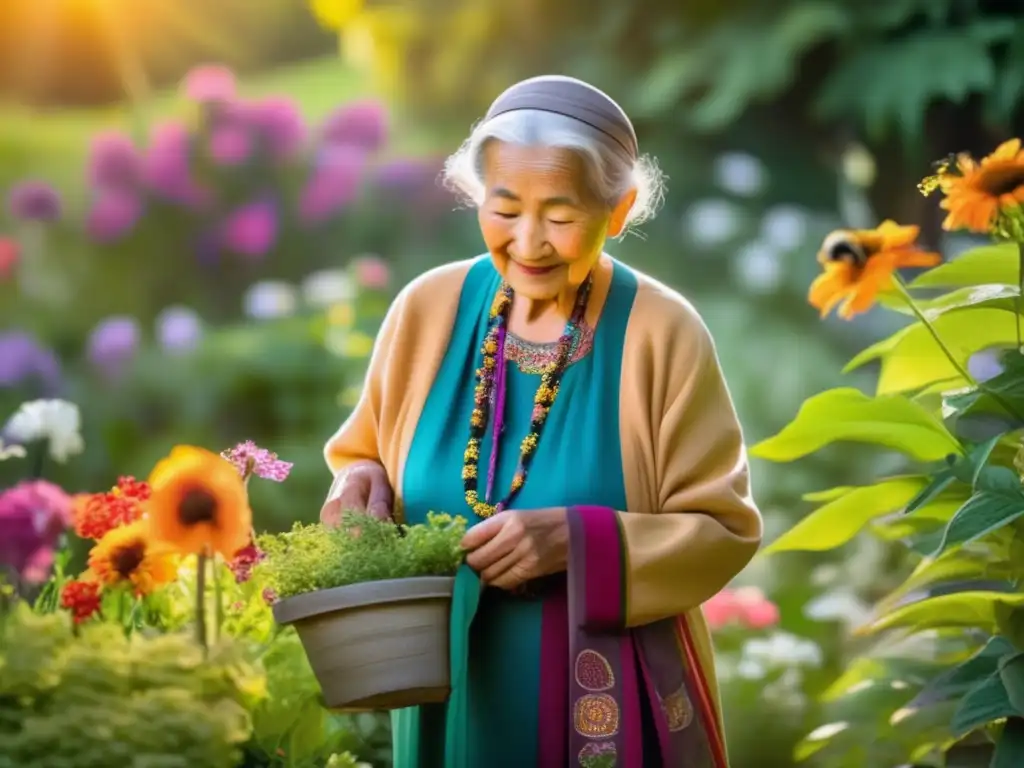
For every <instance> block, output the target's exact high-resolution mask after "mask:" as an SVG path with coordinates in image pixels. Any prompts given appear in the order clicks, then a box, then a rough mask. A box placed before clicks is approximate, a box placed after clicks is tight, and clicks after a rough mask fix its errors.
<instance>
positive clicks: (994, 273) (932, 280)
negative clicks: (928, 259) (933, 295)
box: [910, 243, 1020, 288]
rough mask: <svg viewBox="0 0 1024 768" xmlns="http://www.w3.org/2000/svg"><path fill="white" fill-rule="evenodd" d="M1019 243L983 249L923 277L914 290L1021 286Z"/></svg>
mask: <svg viewBox="0 0 1024 768" xmlns="http://www.w3.org/2000/svg"><path fill="white" fill-rule="evenodd" d="M1017 256H1018V254H1017V245H1016V244H1015V243H1000V244H998V245H983V246H981V247H979V248H972V249H971V250H969V251H965V252H964V253H962V254H960V256H958V257H957V258H955V259H953V260H952V261H949V262H946V263H945V264H940V265H939V266H937V267H935V268H934V269H930V270H928V271H927V272H924V273H922V274H921V275H919V276H918V277H917V279H915V280H914V281H913V282H912V283H911V284H910V287H911V288H935V287H943V288H951V287H962V286H980V285H985V286H989V285H1007V286H1015V285H1017V278H1018V275H1019V271H1020V270H1019V266H1018V260H1017Z"/></svg>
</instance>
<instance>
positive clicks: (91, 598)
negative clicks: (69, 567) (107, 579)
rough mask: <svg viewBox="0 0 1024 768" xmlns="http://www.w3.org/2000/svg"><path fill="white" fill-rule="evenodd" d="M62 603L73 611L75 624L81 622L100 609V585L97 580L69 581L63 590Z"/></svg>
mask: <svg viewBox="0 0 1024 768" xmlns="http://www.w3.org/2000/svg"><path fill="white" fill-rule="evenodd" d="M60 604H61V607H63V608H66V609H67V610H69V611H71V618H72V619H74V621H75V624H81V623H82V622H83V621H85V620H86V619H88V618H90V617H91V616H92V615H93V614H94V613H96V612H97V611H98V610H99V609H100V585H99V584H97V583H96V582H95V581H69V582H68V583H67V584H65V585H64V589H62V590H61V593H60Z"/></svg>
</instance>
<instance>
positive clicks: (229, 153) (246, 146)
mask: <svg viewBox="0 0 1024 768" xmlns="http://www.w3.org/2000/svg"><path fill="white" fill-rule="evenodd" d="M251 155H252V137H251V136H250V135H249V131H247V130H246V129H245V127H244V126H241V125H223V126H220V127H217V128H214V129H213V131H211V133H210V157H212V158H213V160H214V162H216V163H219V164H220V165H241V164H242V163H244V162H245V161H246V160H248V159H249V157H250V156H251Z"/></svg>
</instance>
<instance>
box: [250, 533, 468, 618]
mask: <svg viewBox="0 0 1024 768" xmlns="http://www.w3.org/2000/svg"><path fill="white" fill-rule="evenodd" d="M465 532H466V521H465V519H464V518H462V517H452V516H451V515H444V514H434V513H431V514H430V515H428V516H427V522H426V523H424V524H422V525H409V526H405V525H395V524H394V523H391V522H388V521H381V520H377V519H375V518H373V517H369V516H368V515H361V514H356V513H346V514H344V515H342V519H341V523H340V524H339V525H338V526H337V527H336V528H328V527H326V526H324V525H322V524H320V523H314V524H313V525H302V524H300V523H296V524H295V526H294V527H293V528H292V530H290V531H288V532H286V533H279V534H264V535H263V536H261V537H260V538H259V541H258V543H259V547H260V548H261V549H262V550H263V552H264V554H265V555H266V558H265V560H264V561H263V562H262V563H260V565H259V566H257V571H258V573H259V574H260V576H261V578H263V579H265V580H266V583H267V584H268V585H269V586H270V587H271V588H272V589H273V590H274V592H275V593H276V594H277V596H278V597H279V598H286V597H292V596H294V595H300V594H303V593H306V592H315V591H317V590H321V589H331V588H332V587H343V586H347V585H349V584H360V583H363V582H367V581H379V580H382V579H407V578H412V577H415V576H451V575H453V574H454V573H455V571H456V570H457V569H458V567H459V564H460V563H461V562H462V558H463V554H464V553H463V551H462V548H461V547H460V546H459V544H460V542H461V541H462V537H463V535H464V534H465Z"/></svg>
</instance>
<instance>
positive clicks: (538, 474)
mask: <svg viewBox="0 0 1024 768" xmlns="http://www.w3.org/2000/svg"><path fill="white" fill-rule="evenodd" d="M446 176H447V180H448V182H449V184H450V185H451V186H453V187H454V188H455V189H456V190H458V191H459V192H461V193H463V194H464V195H465V196H466V197H467V198H468V199H469V200H471V201H472V202H473V203H474V204H475V206H476V208H477V210H478V218H479V223H480V231H481V234H482V235H483V240H484V243H485V245H486V247H487V253H486V254H485V255H483V256H480V257H478V258H475V259H470V260H468V261H459V262H455V263H452V264H448V265H445V266H442V267H439V268H437V269H434V270H432V271H430V272H428V273H426V274H424V275H423V276H421V277H420V278H418V279H417V280H415V281H413V282H412V283H411V284H410V285H409V286H408V287H406V288H405V289H404V290H403V291H402V292H401V294H400V295H399V296H398V298H397V299H396V300H395V302H394V304H393V306H392V307H391V309H390V311H389V313H388V315H387V317H386V319H385V321H384V324H383V327H382V329H381V332H380V335H379V338H378V340H377V344H376V348H375V350H374V353H373V357H372V360H371V363H370V368H369V372H368V374H367V378H366V385H365V390H364V392H363V396H362V399H361V400H360V401H359V403H358V405H357V406H356V408H355V410H354V411H353V413H352V415H351V416H350V417H349V419H348V420H347V421H346V422H345V423H344V424H343V425H342V426H341V428H340V429H339V430H338V432H337V433H336V434H335V435H334V436H333V437H332V438H331V439H330V441H329V442H328V444H327V447H326V456H327V462H328V464H329V466H330V467H331V469H332V471H333V472H334V473H335V481H334V484H333V486H332V488H331V491H330V494H329V496H328V501H327V503H326V504H325V505H324V509H323V511H322V518H323V519H324V521H325V522H328V523H330V522H331V521H332V520H334V519H335V518H336V516H337V515H338V514H339V511H340V510H341V509H343V508H359V509H365V510H367V511H368V512H369V513H370V514H374V515H378V516H393V517H394V518H395V519H396V520H402V521H405V522H407V523H410V524H414V523H420V522H423V521H424V519H425V517H426V514H427V512H428V511H444V512H449V513H452V514H461V515H463V516H465V517H466V518H467V519H468V520H469V521H470V525H471V527H470V528H469V531H468V533H467V534H466V537H465V540H464V542H463V544H464V546H465V548H466V550H467V552H468V556H467V564H468V567H467V568H465V569H464V572H463V573H461V574H460V576H459V578H458V579H457V580H456V596H455V602H454V605H455V609H454V610H453V615H452V643H453V661H454V667H453V670H452V694H451V697H450V699H449V701H448V702H447V703H446V704H444V705H425V706H422V707H417V708H414V709H408V710H401V711H399V712H395V713H393V721H392V725H393V731H394V756H395V766H396V768H441V767H442V766H445V767H447V766H459V767H460V768H485V767H486V768H501V767H502V766H508V767H509V768H513V767H514V768H529V767H530V766H540V767H542V768H547V767H550V768H556V767H557V768H563V767H564V766H572V765H579V766H624V767H628V768H639V767H640V766H664V767H665V768H669V767H671V768H680V767H685V768H726V766H727V758H726V753H725V745H724V743H723V735H722V720H721V716H720V710H719V705H718V698H717V697H718V691H717V683H716V680H715V675H714V663H713V661H714V660H713V655H712V647H711V642H710V637H709V634H708V630H707V627H706V625H705V623H704V620H703V617H702V614H701V611H700V605H701V603H702V602H704V601H705V600H707V599H708V598H709V597H711V596H712V595H714V594H715V593H716V592H718V591H719V590H720V589H721V588H722V587H723V586H725V584H726V583H727V582H729V581H730V580H731V579H732V578H733V577H734V576H735V575H736V574H737V573H738V572H739V571H740V570H741V569H742V568H743V567H744V566H745V565H746V563H747V562H748V561H749V560H750V559H751V557H752V556H753V554H754V552H755V551H756V549H757V547H758V544H759V542H760V538H761V520H760V516H759V514H758V512H757V509H756V507H755V506H754V503H753V501H752V500H751V495H750V488H749V482H748V470H747V460H746V452H745V449H744V444H743V437H742V435H741V432H740V426H739V424H738V423H737V419H736V414H735V411H734V408H733V405H732V402H731V399H730V396H729V393H728V390H727V389H726V384H725V382H724V381H723V378H722V373H721V371H720V368H719V364H718V360H717V356H716V352H715V347H714V344H713V341H712V339H711V336H710V335H709V333H708V330H707V328H706V327H705V325H704V323H703V322H702V320H701V318H700V317H699V316H698V315H697V313H696V311H695V310H694V308H693V307H692V306H691V305H690V304H689V303H687V301H686V300H685V299H683V298H682V297H681V296H679V295H678V294H677V293H675V292H673V291H672V290H670V289H669V288H666V287H665V286H663V285H661V284H659V283H657V282H655V281H654V280H652V279H651V278H649V277H646V276H645V275H642V274H640V273H638V272H637V271H635V270H632V269H630V268H629V267H627V266H625V265H623V264H622V263H620V262H618V261H616V260H614V259H613V258H612V257H610V256H608V255H607V254H605V253H604V250H603V249H604V245H605V240H606V239H607V238H609V237H612V238H614V237H618V236H620V235H622V234H624V233H625V232H626V231H627V230H628V228H629V227H630V226H631V225H634V224H636V223H638V222H640V221H642V220H644V219H645V218H647V217H648V216H650V215H651V213H652V211H653V209H654V207H655V206H656V204H657V203H658V201H659V199H660V196H661V192H662V189H661V176H660V174H659V173H658V170H657V166H656V165H655V164H654V163H653V162H652V161H650V160H649V159H647V158H645V157H644V156H642V155H641V154H640V153H639V151H638V147H637V139H636V135H635V133H634V130H633V127H632V124H631V123H630V121H629V119H628V117H627V116H626V115H625V113H624V112H623V111H622V109H621V108H620V107H619V106H618V105H617V104H616V103H615V102H614V101H613V100H612V99H611V98H609V97H608V96H607V95H605V94H604V93H602V92H601V91H599V90H597V89H596V88H593V87H591V86H589V85H587V84H585V83H583V82H580V81H578V80H574V79H571V78H565V77H541V78H534V79H530V80H526V81H523V82H521V83H519V84H517V85H514V86H513V87H511V88H510V89H508V90H507V91H506V92H505V93H503V94H502V95H501V96H499V97H498V99H497V100H496V101H495V102H494V104H493V105H492V106H491V108H490V110H489V111H488V113H487V115H486V116H485V117H484V119H483V120H482V121H481V122H480V123H479V124H478V125H477V126H476V128H475V129H474V130H473V132H472V134H471V135H470V137H469V138H468V140H467V141H466V142H465V143H464V144H463V146H462V147H461V148H460V149H459V150H458V151H457V152H456V153H455V155H453V156H452V157H451V158H450V160H449V162H448V164H447V167H446ZM460 660H461V661H460Z"/></svg>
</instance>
